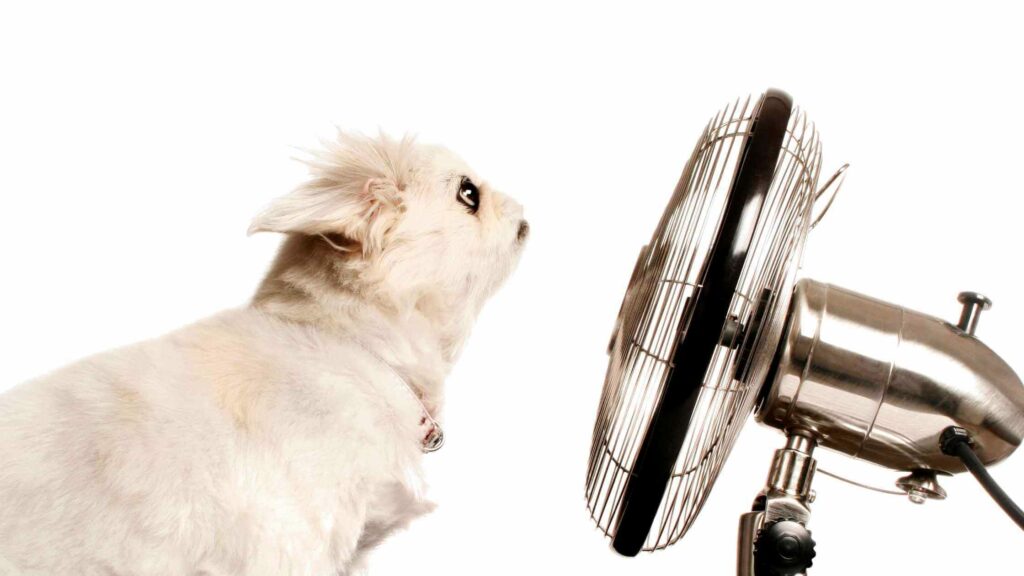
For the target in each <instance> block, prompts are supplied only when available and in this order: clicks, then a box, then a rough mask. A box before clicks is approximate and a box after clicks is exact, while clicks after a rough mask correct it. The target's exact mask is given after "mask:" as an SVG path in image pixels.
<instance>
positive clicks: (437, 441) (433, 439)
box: [353, 340, 444, 454]
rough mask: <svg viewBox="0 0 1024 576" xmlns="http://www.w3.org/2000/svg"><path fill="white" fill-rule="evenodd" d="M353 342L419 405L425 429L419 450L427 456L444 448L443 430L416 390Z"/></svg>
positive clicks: (390, 366)
mask: <svg viewBox="0 0 1024 576" xmlns="http://www.w3.org/2000/svg"><path fill="white" fill-rule="evenodd" d="M353 342H355V343H356V344H357V345H358V346H359V347H360V348H362V349H363V350H365V351H366V353H367V354H369V355H370V356H373V357H374V358H375V359H376V360H377V362H380V363H381V364H383V365H384V367H386V368H387V369H388V371H390V372H391V373H392V374H394V376H395V378H397V379H398V381H399V382H401V383H402V388H403V389H405V391H406V392H407V393H408V394H409V396H412V399H413V400H415V401H416V403H417V404H419V406H420V412H422V417H421V418H420V427H422V428H425V429H426V432H425V433H424V434H423V436H422V437H420V449H421V450H423V453H424V454H429V453H431V452H437V451H438V450H440V449H441V447H442V446H444V430H443V429H442V428H441V425H440V424H438V423H437V420H434V417H433V416H432V415H431V414H430V410H427V407H426V406H425V405H424V404H423V400H421V399H420V395H419V394H417V393H416V390H415V389H414V388H413V387H412V385H411V384H409V382H408V381H407V380H406V379H405V378H403V377H402V375H401V374H399V373H398V370H395V368H394V366H392V365H391V364H389V363H388V362H386V361H385V360H384V359H383V358H381V357H380V355H379V354H377V353H376V352H374V351H373V350H370V349H369V348H368V347H367V346H366V345H364V344H363V343H362V342H360V341H358V340H353Z"/></svg>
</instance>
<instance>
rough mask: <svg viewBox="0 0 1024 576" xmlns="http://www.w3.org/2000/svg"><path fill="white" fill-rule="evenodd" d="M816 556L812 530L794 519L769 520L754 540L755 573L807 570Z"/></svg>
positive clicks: (774, 575) (772, 575)
mask: <svg viewBox="0 0 1024 576" xmlns="http://www.w3.org/2000/svg"><path fill="white" fill-rule="evenodd" d="M813 559H814V539H813V538H811V531H810V530H808V529H807V528H805V527H804V525H803V524H801V523H799V522H796V521H794V520H779V521H776V522H772V523H770V524H768V525H767V526H765V527H764V528H762V529H761V530H760V532H758V535H757V540H756V541H755V542H754V573H755V574H757V575H758V576H797V575H799V574H805V573H806V572H807V569H808V568H810V567H811V563H812V562H811V561H812V560H813Z"/></svg>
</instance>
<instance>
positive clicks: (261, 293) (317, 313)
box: [252, 235, 474, 413]
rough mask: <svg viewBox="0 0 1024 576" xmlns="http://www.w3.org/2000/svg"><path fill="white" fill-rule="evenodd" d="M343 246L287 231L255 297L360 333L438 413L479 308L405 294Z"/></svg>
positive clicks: (270, 307) (303, 318)
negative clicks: (404, 296)
mask: <svg viewBox="0 0 1024 576" xmlns="http://www.w3.org/2000/svg"><path fill="white" fill-rule="evenodd" d="M338 248H339V246H337V245H336V244H333V245H332V243H331V242H329V241H328V240H327V239H324V238H321V237H319V236H305V235H290V236H289V237H288V238H287V239H286V240H285V241H284V243H283V244H282V246H281V249H280V251H279V252H278V255H277V258H276V259H275V261H274V264H273V265H272V266H271V268H270V271H269V272H268V273H267V276H266V277H265V278H264V280H263V282H262V284H261V285H260V287H259V289H258V290H257V292H256V295H255V297H254V298H253V301H252V305H253V306H254V307H255V308H257V309H259V310H262V311H263V312H265V313H269V314H272V315H274V316H277V317H279V318H282V319H284V320H286V321H289V322H295V323H300V324H305V325H309V326H313V327H315V328H317V329H318V330H322V331H324V332H326V333H328V334H330V335H332V336H337V337H340V338H344V339H352V340H356V341H357V342H359V343H360V344H361V345H362V346H365V347H367V348H368V349H370V350H372V352H373V353H374V354H376V355H378V356H379V357H380V358H381V359H382V360H383V361H385V362H387V363H388V364H389V365H391V367H392V368H394V369H395V370H396V371H397V372H398V373H399V374H400V375H401V376H402V377H403V378H405V380H406V382H407V383H408V384H409V385H410V386H412V387H413V389H414V391H415V392H416V393H417V394H419V395H420V397H421V399H422V400H423V402H424V404H425V405H426V406H427V408H428V410H430V411H431V413H435V412H436V410H437V409H438V408H439V404H440V401H441V396H442V385H443V381H444V378H445V376H447V374H448V372H449V370H450V369H451V366H452V364H453V363H454V361H455V359H456V358H457V356H458V353H459V351H460V350H461V348H462V344H463V342H464V341H465V339H466V337H467V336H468V333H469V327H470V325H471V323H472V318H473V316H474V311H473V310H461V309H458V308H457V307H454V306H452V305H450V304H447V303H445V302H442V301H441V299H439V298H420V299H419V300H418V301H415V302H402V297H401V296H400V295H396V294H395V291H394V290H391V289H390V287H388V286H386V285H384V284H383V283H382V282H372V281H368V280H367V278H372V277H374V276H380V275H379V274H374V273H373V272H374V271H373V270H372V269H371V268H370V267H371V264H368V263H367V262H366V261H365V259H363V258H362V257H361V256H360V255H359V254H358V253H349V254H346V253H345V252H342V251H339V250H338ZM356 249H358V248H356Z"/></svg>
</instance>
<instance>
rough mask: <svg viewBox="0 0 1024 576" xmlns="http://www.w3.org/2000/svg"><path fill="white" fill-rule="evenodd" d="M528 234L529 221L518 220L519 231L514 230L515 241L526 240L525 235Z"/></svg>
mask: <svg viewBox="0 0 1024 576" xmlns="http://www.w3.org/2000/svg"><path fill="white" fill-rule="evenodd" d="M529 235H530V223H529V222H527V221H526V220H520V221H519V231H518V232H516V241H517V242H522V241H523V240H526V237H527V236H529Z"/></svg>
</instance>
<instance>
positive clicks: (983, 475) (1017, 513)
mask: <svg viewBox="0 0 1024 576" xmlns="http://www.w3.org/2000/svg"><path fill="white" fill-rule="evenodd" d="M939 442H940V443H941V446H942V453H943V454H947V455H949V456H956V457H957V458H959V459H960V460H961V461H962V462H963V463H964V466H967V469H968V470H970V471H971V474H973V475H974V477H975V478H977V479H978V482H979V483H980V484H981V487H982V488H984V489H985V491H986V492H988V495H989V496H991V497H992V499H993V500H995V501H996V504H999V507H1000V508H1002V509H1003V512H1006V515H1007V516H1009V517H1010V519H1012V520H1013V521H1014V522H1016V523H1017V525H1018V526H1020V527H1021V529H1022V530H1024V510H1021V509H1020V506H1017V504H1016V503H1014V501H1013V500H1011V499H1010V496H1009V495H1008V494H1007V493H1006V492H1004V491H1003V489H1002V488H1000V487H999V484H996V481H995V479H993V478H992V476H991V475H990V474H989V473H988V470H986V469H985V465H984V464H982V463H981V459H979V458H978V454H977V453H975V451H974V448H973V447H972V446H971V436H970V434H968V433H967V430H964V429H963V428H960V427H958V426H950V427H949V428H946V429H945V430H943V432H942V437H941V438H940V440H939Z"/></svg>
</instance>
